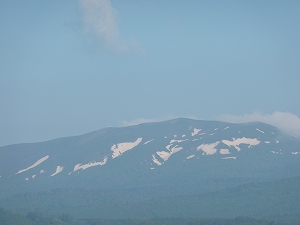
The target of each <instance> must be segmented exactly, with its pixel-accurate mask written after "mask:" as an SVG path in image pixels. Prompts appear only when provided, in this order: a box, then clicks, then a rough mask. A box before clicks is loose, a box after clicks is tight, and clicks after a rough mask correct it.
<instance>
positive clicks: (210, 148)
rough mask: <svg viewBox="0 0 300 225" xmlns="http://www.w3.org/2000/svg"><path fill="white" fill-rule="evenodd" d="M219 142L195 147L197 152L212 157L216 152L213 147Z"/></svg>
mask: <svg viewBox="0 0 300 225" xmlns="http://www.w3.org/2000/svg"><path fill="white" fill-rule="evenodd" d="M219 143H220V142H219V141H217V142H215V143H211V144H202V145H199V146H198V147H197V151H199V150H202V151H203V152H204V153H206V155H213V154H215V153H216V152H217V149H215V147H216V146H217V145H218V144H219Z"/></svg>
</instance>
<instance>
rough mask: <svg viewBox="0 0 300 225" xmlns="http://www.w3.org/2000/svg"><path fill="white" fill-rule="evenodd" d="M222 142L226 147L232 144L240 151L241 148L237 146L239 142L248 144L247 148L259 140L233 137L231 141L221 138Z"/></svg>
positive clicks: (256, 143)
mask: <svg viewBox="0 0 300 225" xmlns="http://www.w3.org/2000/svg"><path fill="white" fill-rule="evenodd" d="M222 142H223V143H224V144H225V145H227V146H228V147H230V146H233V147H235V149H236V150H238V151H240V150H241V148H240V147H239V145H240V144H248V145H249V146H248V148H251V147H252V146H254V145H258V144H259V143H260V141H259V140H257V139H256V138H245V137H243V138H237V139H235V138H233V140H232V141H228V140H222Z"/></svg>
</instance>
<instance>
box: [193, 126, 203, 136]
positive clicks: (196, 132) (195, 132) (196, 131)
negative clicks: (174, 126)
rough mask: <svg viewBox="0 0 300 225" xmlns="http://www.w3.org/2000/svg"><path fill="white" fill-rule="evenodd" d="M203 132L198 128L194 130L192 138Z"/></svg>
mask: <svg viewBox="0 0 300 225" xmlns="http://www.w3.org/2000/svg"><path fill="white" fill-rule="evenodd" d="M200 131H201V129H197V128H194V131H193V132H192V134H191V135H192V137H193V136H195V135H197V134H198V133H199V132H200Z"/></svg>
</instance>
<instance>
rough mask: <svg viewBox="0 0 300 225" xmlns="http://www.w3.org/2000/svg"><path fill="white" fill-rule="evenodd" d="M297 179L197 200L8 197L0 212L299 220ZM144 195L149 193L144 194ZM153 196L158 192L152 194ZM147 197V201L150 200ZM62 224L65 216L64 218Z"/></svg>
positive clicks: (75, 193)
mask: <svg viewBox="0 0 300 225" xmlns="http://www.w3.org/2000/svg"><path fill="white" fill-rule="evenodd" d="M299 187H300V177H299V176H298V177H293V178H288V179H283V180H279V181H273V182H264V183H249V184H246V185H241V186H238V187H235V188H228V189H224V190H221V191H217V192H211V193H206V194H202V195H186V196H184V195H180V196H178V195H177V196H174V195H173V196H168V197H161V196H159V195H158V194H157V196H158V197H153V196H155V193H156V192H153V193H150V190H149V189H145V190H140V189H116V190H85V189H70V188H68V189H54V190H50V191H46V192H40V193H26V194H19V195H14V196H11V197H9V198H6V199H2V200H0V204H1V205H2V207H5V208H6V209H9V210H13V211H17V212H20V213H23V214H26V213H28V212H30V211H39V212H41V213H43V214H44V215H47V216H51V215H56V216H57V215H60V214H62V213H65V214H66V215H67V214H68V215H71V216H72V217H74V218H76V219H82V218H106V219H111V218H114V219H126V218H136V219H152V218H163V217H166V218H177V217H180V218H204V217H205V218H220V217H221V218H234V217H238V216H246V217H247V216H249V217H254V218H265V219H268V220H276V221H287V222H291V221H294V222H295V221H300V208H299V202H300V191H299ZM148 190H149V191H148ZM156 191H158V190H156ZM149 196H152V197H151V198H150V197H149ZM64 218H65V219H64V220H66V217H64Z"/></svg>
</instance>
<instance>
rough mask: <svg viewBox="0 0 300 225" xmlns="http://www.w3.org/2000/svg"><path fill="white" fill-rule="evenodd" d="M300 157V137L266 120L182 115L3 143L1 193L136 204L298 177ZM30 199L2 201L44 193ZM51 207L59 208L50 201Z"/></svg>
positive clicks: (38, 200) (69, 204) (0, 157)
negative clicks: (238, 120)
mask: <svg viewBox="0 0 300 225" xmlns="http://www.w3.org/2000/svg"><path fill="white" fill-rule="evenodd" d="M299 157H300V139H297V138H295V137H293V136H290V135H287V134H285V133H282V132H281V131H280V130H278V129H277V128H276V127H273V126H270V125H267V124H264V123H259V122H256V123H243V124H232V123H225V122H218V121H201V120H192V119H185V118H179V119H173V120H169V121H163V122H156V123H145V124H139V125H134V126H128V127H119V128H104V129H101V130H98V131H95V132H92V133H88V134H85V135H80V136H74V137H66V138H60V139H55V140H51V141H47V142H40V143H32V144H17V145H10V146H4V147H1V148H0V172H1V177H0V184H1V185H0V193H1V195H0V197H1V198H2V199H5V198H6V197H9V196H10V195H12V197H11V198H8V199H14V200H13V201H12V202H16V199H18V196H19V198H20V199H23V198H24V197H22V196H23V194H21V193H25V192H28V194H29V193H32V194H31V195H33V196H39V194H38V192H39V193H43V192H44V191H50V192H48V193H52V194H51V195H50V196H52V195H53V193H54V195H53V197H54V199H55V198H56V197H55V195H56V194H55V193H57V194H58V195H60V193H64V192H65V193H66V194H67V195H66V196H69V195H70V196H72V193H73V194H75V195H74V196H82V198H81V197H80V199H79V200H78V199H77V198H76V197H74V201H75V202H73V200H71V201H70V200H67V201H66V203H64V204H67V205H66V207H67V206H68V207H75V206H76V205H77V206H82V205H85V206H86V201H87V199H88V198H89V197H87V199H85V197H84V196H94V197H92V198H91V199H99V203H98V204H100V205H103V204H104V205H106V204H108V205H112V204H117V205H120V204H121V202H123V204H125V203H126V204H129V203H130V204H132V203H134V202H141V201H145V200H147V199H148V200H149V199H153V198H164V197H167V196H178V195H180V196H187V195H199V194H205V193H209V192H212V191H221V190H222V189H224V188H229V187H235V186H238V185H242V184H246V183H249V182H263V181H264V182H265V181H274V180H279V179H283V178H290V177H294V176H299V175H300V174H299V169H300V158H299ZM57 188H59V189H58V190H57V191H54V192H53V190H54V189H57ZM51 189H53V190H51ZM59 190H61V191H62V192H61V191H59ZM64 190H65V191H64ZM72 190H73V191H72ZM76 190H77V191H76ZM80 190H81V191H80ZM93 190H94V191H93ZM96 190H98V191H96ZM100 190H102V191H100ZM78 193H81V194H78ZM83 193H85V194H83ZM87 193H90V194H87ZM97 193H98V194H97ZM15 194H18V195H15ZM20 194H21V195H20ZM28 194H26V195H25V196H28ZM45 194H46V196H47V195H48V194H47V192H45ZM43 195H44V194H42V196H43ZM13 196H15V197H13ZM29 196H30V195H29ZM105 196H106V197H105ZM113 196H115V197H113ZM53 197H50V199H52V198H53ZM47 198H49V197H47ZM47 198H46V199H47ZM25 199H26V198H25ZM29 199H31V200H26V201H24V203H25V205H24V207H22V206H21V205H22V204H20V202H22V201H21V200H20V201H17V202H19V203H18V206H17V205H14V203H13V204H8V203H7V200H2V201H4V202H6V204H5V205H7V206H10V207H11V208H18V207H19V208H20V207H21V208H23V210H24V209H26V208H28V207H26V204H33V205H36V206H38V205H40V204H41V203H39V202H40V201H42V199H44V197H41V198H39V197H38V198H34V197H33V198H32V197H30V198H29ZM34 199H36V200H34ZM67 199H68V198H67ZM71 199H72V198H71ZM75 199H77V200H75ZM100 199H102V200H103V201H102V202H101V200H100ZM105 199H106V200H105ZM111 199H115V200H111ZM52 200H53V199H52ZM31 201H34V202H35V203H30V202H31ZM89 201H92V200H89ZM114 201H116V202H115V203H114ZM9 202H11V200H9ZM50 202H52V201H50ZM55 202H57V200H53V204H56V203H55ZM72 202H73V203H72ZM76 202H77V203H76ZM78 202H79V203H78ZM80 202H81V203H80ZM84 202H85V203H84ZM92 202H94V201H92ZM64 204H63V205H64ZM73 204H75V205H73ZM78 204H79V205H78ZM47 205H48V203H47ZM121 205H122V204H121ZM40 207H41V208H43V207H42V206H40ZM48 207H50V208H52V207H53V206H51V203H50V205H48ZM125 214H126V213H125ZM251 216H253V215H251Z"/></svg>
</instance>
